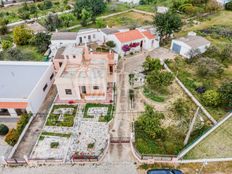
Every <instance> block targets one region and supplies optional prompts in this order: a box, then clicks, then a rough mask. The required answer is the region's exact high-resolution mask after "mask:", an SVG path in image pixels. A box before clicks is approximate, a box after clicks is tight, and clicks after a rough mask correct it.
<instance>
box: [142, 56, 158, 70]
mask: <svg viewBox="0 0 232 174" xmlns="http://www.w3.org/2000/svg"><path fill="white" fill-rule="evenodd" d="M143 69H144V71H145V72H146V73H149V72H151V71H153V70H157V71H159V70H161V69H162V65H161V64H160V60H159V59H153V58H151V57H149V56H148V57H146V60H145V62H144V63H143Z"/></svg>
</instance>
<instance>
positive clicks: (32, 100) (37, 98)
mask: <svg viewBox="0 0 232 174" xmlns="http://www.w3.org/2000/svg"><path fill="white" fill-rule="evenodd" d="M0 79H1V80H0V114H1V115H10V116H18V115H20V114H21V113H33V114H36V113H37V112H38V111H39V108H40V106H41V104H42V103H43V101H44V99H45V97H46V95H47V93H48V91H49V89H50V87H51V86H52V84H53V82H54V79H55V78H54V69H53V65H52V63H51V62H50V63H49V62H22V61H21V62H16V61H0Z"/></svg>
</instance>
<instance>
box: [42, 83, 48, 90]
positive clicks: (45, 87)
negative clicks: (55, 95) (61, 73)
mask: <svg viewBox="0 0 232 174" xmlns="http://www.w3.org/2000/svg"><path fill="white" fill-rule="evenodd" d="M47 87H48V84H47V83H46V85H44V87H43V91H44V92H45V91H46V89H47Z"/></svg>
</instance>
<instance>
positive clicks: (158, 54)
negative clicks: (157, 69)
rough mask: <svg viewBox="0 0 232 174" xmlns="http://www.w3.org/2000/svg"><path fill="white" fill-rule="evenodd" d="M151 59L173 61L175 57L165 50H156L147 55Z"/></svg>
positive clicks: (161, 48)
mask: <svg viewBox="0 0 232 174" xmlns="http://www.w3.org/2000/svg"><path fill="white" fill-rule="evenodd" d="M149 54H150V55H151V57H153V58H159V59H161V60H163V61H164V60H166V59H174V58H175V57H176V56H177V55H176V54H175V53H173V52H172V51H171V50H169V49H167V48H163V47H160V48H157V49H155V50H153V51H151V52H150V53H149Z"/></svg>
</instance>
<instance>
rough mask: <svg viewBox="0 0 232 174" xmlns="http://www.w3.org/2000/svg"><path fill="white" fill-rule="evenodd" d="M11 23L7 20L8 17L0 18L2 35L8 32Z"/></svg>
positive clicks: (0, 32)
mask: <svg viewBox="0 0 232 174" xmlns="http://www.w3.org/2000/svg"><path fill="white" fill-rule="evenodd" d="M8 23H9V21H8V20H6V19H4V18H2V19H0V34H1V35H4V34H6V33H7V31H8V30H7V24H8Z"/></svg>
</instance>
